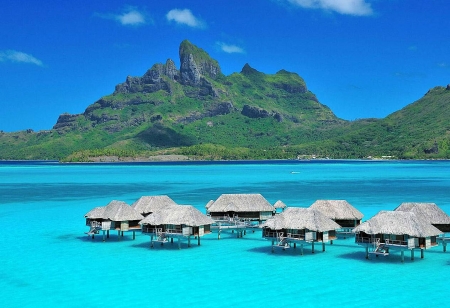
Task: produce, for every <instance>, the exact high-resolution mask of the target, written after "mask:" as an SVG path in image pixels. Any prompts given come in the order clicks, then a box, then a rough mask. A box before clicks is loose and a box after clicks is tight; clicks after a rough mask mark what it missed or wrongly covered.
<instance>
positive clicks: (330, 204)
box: [310, 200, 364, 221]
mask: <svg viewBox="0 0 450 308" xmlns="http://www.w3.org/2000/svg"><path fill="white" fill-rule="evenodd" d="M310 208H311V209H314V210H318V211H320V212H322V213H323V214H325V215H326V216H327V217H329V218H331V219H333V220H335V221H336V220H361V219H362V218H363V216H364V215H363V213H361V212H360V211H358V210H357V209H356V208H354V207H353V206H352V205H351V204H350V203H348V202H347V201H346V200H316V202H314V203H313V204H312V205H311V206H310Z"/></svg>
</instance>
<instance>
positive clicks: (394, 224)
mask: <svg viewBox="0 0 450 308" xmlns="http://www.w3.org/2000/svg"><path fill="white" fill-rule="evenodd" d="M353 232H355V233H358V232H364V233H367V234H394V235H405V234H406V235H409V236H413V237H428V236H436V235H439V234H441V233H442V232H441V231H439V230H438V229H437V228H436V227H434V226H433V225H432V224H430V223H428V222H426V221H424V220H422V219H419V218H418V217H417V216H416V215H415V214H414V213H413V212H403V211H380V212H379V213H378V214H376V215H375V216H374V217H372V218H370V219H369V220H367V221H366V222H363V223H362V224H360V225H359V226H357V227H356V228H354V229H353Z"/></svg>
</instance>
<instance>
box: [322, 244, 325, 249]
mask: <svg viewBox="0 0 450 308" xmlns="http://www.w3.org/2000/svg"><path fill="white" fill-rule="evenodd" d="M322 251H325V242H322Z"/></svg>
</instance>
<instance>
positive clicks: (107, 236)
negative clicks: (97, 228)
mask: <svg viewBox="0 0 450 308" xmlns="http://www.w3.org/2000/svg"><path fill="white" fill-rule="evenodd" d="M106 238H109V230H108V231H106Z"/></svg>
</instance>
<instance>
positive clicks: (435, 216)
mask: <svg viewBox="0 0 450 308" xmlns="http://www.w3.org/2000/svg"><path fill="white" fill-rule="evenodd" d="M395 211H404V212H413V213H414V214H416V216H417V217H419V218H420V219H423V220H425V221H427V222H429V223H431V224H433V225H447V224H450V216H448V215H447V214H446V213H445V212H444V211H443V210H442V209H441V208H440V207H438V206H437V205H436V203H425V202H424V203H421V202H404V203H402V204H400V205H399V206H398V207H397V208H396V209H395Z"/></svg>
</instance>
